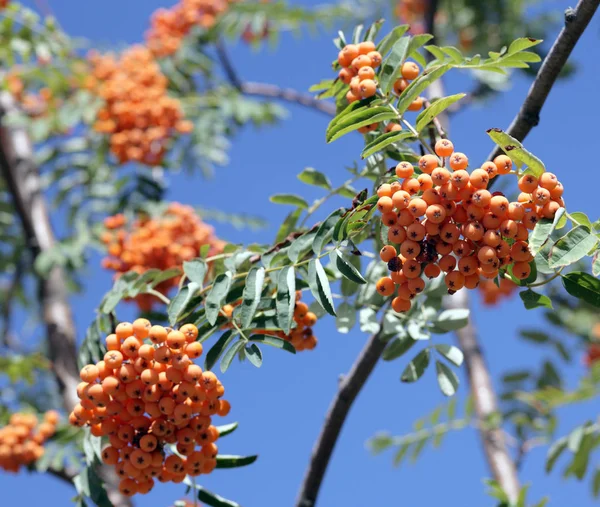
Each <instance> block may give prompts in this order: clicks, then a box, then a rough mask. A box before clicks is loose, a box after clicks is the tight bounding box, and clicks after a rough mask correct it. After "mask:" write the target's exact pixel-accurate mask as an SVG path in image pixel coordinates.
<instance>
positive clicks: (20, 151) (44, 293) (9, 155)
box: [0, 92, 132, 507]
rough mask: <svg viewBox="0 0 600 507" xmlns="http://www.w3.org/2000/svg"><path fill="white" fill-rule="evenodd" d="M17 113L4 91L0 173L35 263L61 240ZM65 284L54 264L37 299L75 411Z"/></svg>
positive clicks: (61, 383)
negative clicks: (15, 123) (10, 119)
mask: <svg viewBox="0 0 600 507" xmlns="http://www.w3.org/2000/svg"><path fill="white" fill-rule="evenodd" d="M16 111H17V105H16V104H15V101H14V99H13V97H12V96H11V95H10V94H9V93H7V92H2V93H0V170H1V172H2V176H3V178H4V179H5V180H6V184H7V188H8V191H9V193H10V194H11V197H12V200H13V203H14V207H15V210H16V214H17V216H18V218H19V220H20V222H21V225H22V227H23V232H24V234H25V238H26V241H27V245H28V248H29V249H30V251H31V255H32V258H33V260H34V261H35V259H36V257H37V256H38V255H40V254H41V253H43V252H47V251H49V250H50V249H52V248H54V247H55V245H56V238H55V236H54V231H53V229H52V225H51V223H50V216H49V213H48V207H47V205H46V201H45V199H44V195H43V194H42V186H41V182H40V174H39V171H38V168H37V167H36V165H35V162H34V156H33V148H32V146H31V142H30V140H29V137H28V135H27V132H26V131H25V129H24V128H22V127H7V126H6V125H5V123H4V121H3V120H4V119H5V117H6V115H7V114H9V113H11V112H16ZM64 281H65V273H64V271H63V269H62V267H60V266H59V265H54V266H53V267H52V269H51V270H50V273H49V274H48V275H47V276H46V277H42V276H39V277H38V295H39V301H40V307H41V312H42V319H43V321H44V324H45V326H46V335H47V340H48V345H49V347H48V349H49V350H48V356H49V359H50V361H51V362H52V369H53V372H54V376H55V377H56V380H57V383H58V387H59V390H60V393H61V396H62V398H63V402H64V405H65V408H66V410H67V411H68V412H70V411H71V410H72V409H73V407H74V406H75V405H76V404H77V402H78V398H77V384H78V383H79V371H78V368H77V353H76V329H75V323H74V321H73V315H72V312H71V307H70V305H69V301H68V299H67V291H66V289H65V285H64ZM99 472H101V473H102V476H103V478H104V479H105V480H106V483H107V490H108V494H109V498H110V499H111V501H112V503H113V505H114V507H130V506H131V505H132V504H131V502H130V501H129V499H128V498H126V497H124V496H123V495H121V494H120V492H119V490H118V488H117V484H118V477H117V475H116V473H115V471H114V470H113V469H112V468H110V469H109V468H107V467H102V468H101V470H99Z"/></svg>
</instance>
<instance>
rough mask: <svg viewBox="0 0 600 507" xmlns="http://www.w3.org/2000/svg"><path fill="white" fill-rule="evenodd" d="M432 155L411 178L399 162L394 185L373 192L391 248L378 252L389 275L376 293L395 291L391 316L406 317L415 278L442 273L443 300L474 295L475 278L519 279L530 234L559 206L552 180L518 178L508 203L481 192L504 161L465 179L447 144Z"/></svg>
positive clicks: (416, 287)
mask: <svg viewBox="0 0 600 507" xmlns="http://www.w3.org/2000/svg"><path fill="white" fill-rule="evenodd" d="M435 153H436V154H437V156H436V155H433V154H428V155H424V156H423V157H421V158H420V159H419V163H418V167H417V168H418V171H419V173H420V174H418V176H417V175H415V168H414V167H413V166H412V164H410V163H408V162H400V163H399V164H398V165H397V167H396V176H397V177H398V178H399V180H397V181H394V182H392V183H385V184H383V185H381V186H380V187H379V189H378V191H377V195H378V196H379V200H378V201H377V208H378V209H379V211H381V213H382V217H381V220H382V222H383V224H384V225H385V226H386V227H388V228H389V229H388V240H389V242H390V243H391V244H389V245H386V246H384V247H383V248H382V250H381V252H380V256H381V259H382V260H383V261H384V262H386V263H387V264H388V268H389V270H390V271H391V276H390V277H384V278H381V279H380V280H379V281H378V282H377V290H378V292H379V293H380V294H381V295H382V296H391V295H392V294H394V293H395V292H396V286H398V293H397V297H395V298H394V300H393V301H392V308H393V309H394V310H395V311H397V312H406V311H408V310H409V309H410V307H411V300H412V299H413V298H414V297H415V296H416V295H417V294H418V293H419V292H421V291H422V290H423V289H424V288H425V282H424V280H423V278H422V275H424V276H425V277H428V278H436V277H437V276H438V275H440V273H441V272H442V271H443V272H444V273H445V277H444V280H445V283H446V286H447V287H448V292H449V293H450V294H454V293H455V292H456V291H458V290H460V289H462V288H463V287H466V288H468V289H474V288H476V287H477V286H478V285H479V282H480V280H481V279H482V278H483V279H488V280H493V279H494V278H496V277H498V275H499V274H500V273H501V270H502V271H503V272H504V271H505V270H508V269H510V270H512V275H513V276H514V277H515V278H516V279H518V280H524V279H526V278H527V277H528V276H529V275H530V274H531V267H530V264H529V263H530V262H531V261H532V260H533V256H532V255H531V252H530V251H529V245H528V237H529V230H531V229H533V228H534V227H535V224H536V223H537V222H538V221H539V219H540V218H553V217H554V215H555V213H556V212H557V210H558V209H559V208H560V207H561V206H564V202H563V200H562V197H561V196H562V194H563V186H562V185H561V183H560V182H559V181H558V180H557V178H556V176H555V175H554V174H552V173H549V172H545V173H543V174H542V175H541V176H540V177H539V179H538V178H536V177H535V176H533V175H531V174H524V175H523V176H521V177H520V179H519V189H520V190H521V193H520V194H519V197H518V199H517V201H516V202H509V200H508V199H507V198H506V197H505V196H504V194H502V193H501V192H494V193H491V192H490V191H489V190H487V186H488V184H489V183H490V181H491V180H492V179H493V178H495V177H496V176H497V175H502V174H508V173H510V172H511V171H512V161H511V159H510V158H509V157H507V156H506V155H499V156H498V157H496V158H495V159H494V161H493V162H486V163H485V164H483V165H482V167H481V168H478V169H475V170H474V171H472V172H471V173H470V174H469V172H467V171H466V168H467V166H468V159H467V157H466V156H465V155H464V154H463V153H459V152H455V151H454V146H453V144H452V143H451V142H450V141H449V140H447V139H442V140H440V141H438V142H437V143H436V145H435ZM446 163H447V164H448V167H446ZM397 248H398V249H399V251H398V250H397Z"/></svg>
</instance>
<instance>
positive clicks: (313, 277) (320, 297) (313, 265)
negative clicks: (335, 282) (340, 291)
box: [308, 259, 335, 315]
mask: <svg viewBox="0 0 600 507" xmlns="http://www.w3.org/2000/svg"><path fill="white" fill-rule="evenodd" d="M308 285H309V288H310V291H311V292H312V295H313V296H314V298H315V299H316V300H317V301H318V302H319V304H320V305H321V306H322V307H323V308H324V309H325V311H326V312H327V313H329V314H330V315H335V308H334V306H333V297H332V296H331V288H330V286H329V280H328V279H327V274H326V273H325V270H324V269H323V265H322V264H321V261H320V260H319V259H311V261H310V262H309V263H308Z"/></svg>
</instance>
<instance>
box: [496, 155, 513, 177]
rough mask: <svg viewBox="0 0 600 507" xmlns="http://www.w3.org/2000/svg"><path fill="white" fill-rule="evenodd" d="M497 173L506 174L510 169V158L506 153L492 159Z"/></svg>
mask: <svg viewBox="0 0 600 507" xmlns="http://www.w3.org/2000/svg"><path fill="white" fill-rule="evenodd" d="M494 164H495V165H496V169H498V174H508V173H509V172H510V171H511V170H512V160H511V159H510V158H509V157H507V156H506V155H498V156H497V157H496V158H495V159H494Z"/></svg>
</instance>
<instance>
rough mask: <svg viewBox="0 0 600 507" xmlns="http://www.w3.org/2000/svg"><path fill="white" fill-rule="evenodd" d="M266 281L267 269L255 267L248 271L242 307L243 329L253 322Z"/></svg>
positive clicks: (241, 320) (241, 321) (241, 319)
mask: <svg viewBox="0 0 600 507" xmlns="http://www.w3.org/2000/svg"><path fill="white" fill-rule="evenodd" d="M264 281H265V268H262V267H253V268H252V269H251V270H250V271H248V275H247V276H246V283H245V285H244V292H243V295H242V304H241V306H240V324H241V326H242V328H247V327H248V326H250V323H251V322H252V319H253V317H254V314H255V313H256V308H257V307H258V304H259V303H260V295H261V292H262V288H263V283H264Z"/></svg>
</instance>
